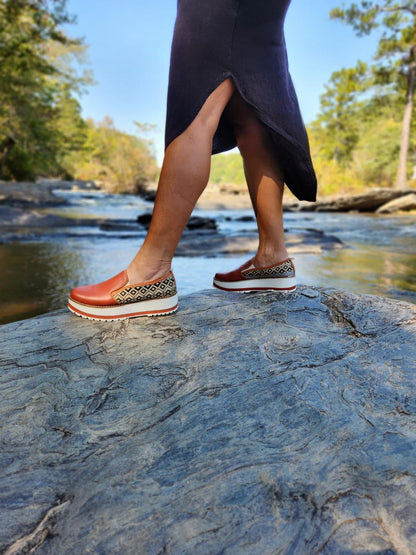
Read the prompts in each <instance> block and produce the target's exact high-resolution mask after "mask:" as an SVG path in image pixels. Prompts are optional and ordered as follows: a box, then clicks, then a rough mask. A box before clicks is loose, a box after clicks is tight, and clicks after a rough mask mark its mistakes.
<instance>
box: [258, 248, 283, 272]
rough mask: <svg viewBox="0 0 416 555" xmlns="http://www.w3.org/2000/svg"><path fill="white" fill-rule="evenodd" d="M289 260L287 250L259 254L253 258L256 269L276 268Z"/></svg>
mask: <svg viewBox="0 0 416 555" xmlns="http://www.w3.org/2000/svg"><path fill="white" fill-rule="evenodd" d="M288 258H289V254H288V252H287V250H286V249H280V250H276V251H273V252H269V253H262V252H258V253H257V254H256V256H255V257H254V258H253V264H254V266H255V267H256V268H266V267H268V266H276V264H279V263H280V262H283V261H284V260H287V259H288Z"/></svg>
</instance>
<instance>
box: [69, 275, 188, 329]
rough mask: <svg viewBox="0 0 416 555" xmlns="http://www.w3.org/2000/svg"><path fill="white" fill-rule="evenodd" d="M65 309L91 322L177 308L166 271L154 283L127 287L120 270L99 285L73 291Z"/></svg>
mask: <svg viewBox="0 0 416 555" xmlns="http://www.w3.org/2000/svg"><path fill="white" fill-rule="evenodd" d="M68 308H69V310H70V311H71V312H73V313H74V314H76V315H78V316H82V317H84V318H89V319H91V320H119V319H124V318H135V317H137V316H160V315H162V314H170V313H171V312H175V310H176V309H177V308H178V295H177V290H176V282H175V277H174V275H173V273H172V271H171V270H169V271H168V272H167V273H166V274H165V275H163V276H162V277H159V278H158V279H156V280H149V281H145V282H141V283H136V284H131V283H130V282H129V276H128V275H127V271H126V270H124V271H123V272H120V273H119V274H117V275H116V276H114V277H113V278H111V279H108V280H107V281H103V282H102V283H98V284H96V285H86V286H83V287H76V288H75V289H73V290H72V291H71V294H70V297H69V299H68Z"/></svg>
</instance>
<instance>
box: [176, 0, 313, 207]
mask: <svg viewBox="0 0 416 555" xmlns="http://www.w3.org/2000/svg"><path fill="white" fill-rule="evenodd" d="M289 3H290V0H178V9H177V17H176V23H175V29H174V34H173V41H172V50H171V61H170V71H169V86H168V102H167V114H166V129H165V147H167V146H168V145H169V144H170V143H171V142H172V141H173V140H174V139H175V138H176V137H177V136H179V135H180V134H181V133H183V131H185V129H186V128H187V127H188V126H189V125H190V124H191V123H192V121H193V120H194V119H195V117H196V116H197V114H198V112H199V110H200V109H201V107H202V106H203V104H204V102H205V100H206V99H207V98H208V96H209V95H210V94H211V93H212V92H213V91H214V90H215V89H216V88H217V87H218V85H220V84H221V83H222V82H223V81H224V80H225V79H227V78H229V77H230V78H231V79H232V80H233V81H234V84H235V86H236V89H237V90H238V92H239V94H240V95H241V96H242V97H243V99H244V100H245V101H246V102H247V103H248V104H249V105H250V106H251V107H252V108H253V109H254V111H255V113H256V115H257V117H258V119H259V120H260V121H261V122H262V123H263V124H264V125H265V126H266V128H267V130H268V132H269V134H270V136H271V139H272V142H273V145H274V148H275V154H276V159H277V161H278V163H279V165H280V168H281V169H282V171H283V174H284V179H285V182H286V184H287V186H288V187H289V188H290V189H291V191H292V192H293V193H294V194H295V195H296V197H297V198H298V199H300V200H309V201H314V200H315V198H316V188H317V184H316V176H315V172H314V169H313V165H312V161H311V156H310V150H309V143H308V137H307V134H306V130H305V126H304V123H303V120H302V116H301V112H300V109H299V104H298V100H297V97H296V92H295V89H294V87H293V83H292V79H291V77H290V73H289V68H288V60H287V52H286V44H285V39H284V29H283V26H284V20H285V15H286V11H287V9H288V6H289ZM235 146H236V138H235V135H234V132H233V129H232V127H231V125H230V124H229V122H228V121H227V118H226V116H225V115H223V117H222V118H221V120H220V123H219V125H218V129H217V131H216V133H215V136H214V141H213V149H212V153H213V154H216V153H219V152H224V151H227V150H229V149H232V148H234V147H235Z"/></svg>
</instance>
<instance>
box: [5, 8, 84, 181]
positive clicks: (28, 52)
mask: <svg viewBox="0 0 416 555" xmlns="http://www.w3.org/2000/svg"><path fill="white" fill-rule="evenodd" d="M70 22H71V18H70V17H69V16H68V14H67V13H66V11H65V0H49V1H48V0H0V177H1V176H3V177H6V178H17V177H19V178H22V177H31V176H33V175H34V174H39V173H49V172H51V171H52V172H53V171H55V172H56V171H57V170H58V169H59V165H58V163H57V160H56V156H57V152H59V148H60V145H62V144H63V143H65V142H66V135H65V134H63V131H62V129H61V130H58V129H57V128H56V126H55V122H56V121H57V120H58V119H59V117H60V115H61V109H62V95H63V91H65V90H67V91H68V90H73V89H74V88H75V87H76V86H79V85H82V84H83V83H85V82H86V77H85V76H83V75H82V76H77V75H75V74H74V72H73V71H72V70H71V71H66V70H67V69H68V67H69V66H68V67H65V66H64V65H63V64H61V63H60V62H61V59H62V55H61V54H60V53H59V48H60V50H61V53H63V52H65V55H66V57H67V58H68V57H73V56H77V55H78V54H80V53H81V52H82V51H83V48H84V47H83V46H82V44H81V43H80V41H77V40H74V39H70V38H68V37H67V36H66V35H65V34H64V33H63V32H62V30H61V29H60V26H61V25H62V24H65V23H70ZM58 47H59V48H58ZM73 106H74V109H75V111H77V110H78V107H77V106H75V105H74V104H73ZM14 149H16V152H15V153H14V154H13V156H11V155H12V153H13V150H14ZM23 159H24V163H23ZM19 161H21V162H22V164H21V165H19V164H20V162H19Z"/></svg>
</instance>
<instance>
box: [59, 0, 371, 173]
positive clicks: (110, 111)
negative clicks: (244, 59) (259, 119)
mask: <svg viewBox="0 0 416 555" xmlns="http://www.w3.org/2000/svg"><path fill="white" fill-rule="evenodd" d="M195 1H197V0H195ZM202 1H209V0H202ZM253 1H255V0H253ZM341 4H342V0H292V3H291V6H290V8H289V11H288V15H287V18H286V26H285V32H286V42H287V47H288V54H289V64H290V70H291V74H292V78H293V81H294V83H295V87H296V90H297V94H298V97H299V102H300V106H301V109H302V113H303V117H304V120H305V122H306V123H308V122H310V121H311V120H313V118H314V117H315V115H316V114H317V112H318V109H319V96H320V95H321V94H322V93H323V92H324V85H325V83H326V82H327V81H328V79H329V78H330V75H331V73H332V72H333V71H335V70H338V69H340V68H341V67H350V66H353V65H355V63H356V61H357V60H358V59H363V60H369V59H370V58H371V55H372V54H373V53H374V50H375V45H376V39H375V37H365V38H358V37H356V36H355V35H354V33H353V32H352V30H351V29H350V28H348V27H347V26H345V25H343V24H341V23H339V22H337V21H333V20H330V18H329V11H330V10H331V8H333V7H335V6H340V5H341ZM67 6H68V10H69V12H70V13H72V14H74V15H76V17H77V23H76V24H75V25H72V26H71V27H70V28H69V29H68V31H69V32H70V34H72V35H73V36H76V37H84V39H85V42H86V43H87V44H88V45H89V59H90V68H91V69H92V70H93V73H94V77H95V80H96V81H97V84H96V85H95V86H93V87H91V88H90V90H89V93H88V94H85V95H84V96H83V97H82V98H81V104H82V107H83V115H84V116H85V117H92V118H94V119H95V120H98V121H99V120H102V119H103V118H104V117H105V116H106V115H108V116H110V117H111V118H113V120H114V122H115V125H116V127H117V128H119V129H121V130H123V131H126V132H129V133H132V132H134V130H135V128H134V124H133V121H139V122H141V123H152V124H156V125H157V130H156V131H155V132H153V133H152V134H151V135H150V138H152V139H153V140H154V143H155V151H156V154H157V157H158V160H159V162H161V159H162V156H163V133H164V120H165V113H166V111H165V108H166V90H167V82H168V70H169V55H170V43H171V40H172V32H173V25H174V21H175V15H176V0H68V3H67Z"/></svg>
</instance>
